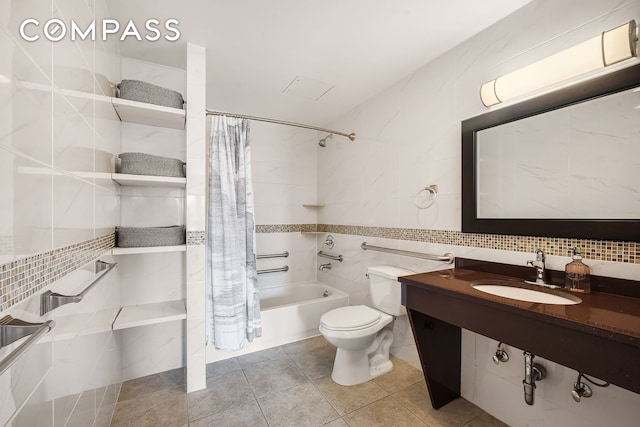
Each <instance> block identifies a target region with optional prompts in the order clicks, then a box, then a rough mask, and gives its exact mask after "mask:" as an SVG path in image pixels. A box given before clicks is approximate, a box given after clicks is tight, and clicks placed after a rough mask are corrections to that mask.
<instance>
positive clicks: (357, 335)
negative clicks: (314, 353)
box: [320, 266, 414, 386]
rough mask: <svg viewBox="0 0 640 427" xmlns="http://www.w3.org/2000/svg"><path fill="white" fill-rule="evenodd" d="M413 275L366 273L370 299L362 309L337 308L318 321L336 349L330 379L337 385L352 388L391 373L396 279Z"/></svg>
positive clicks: (381, 269)
mask: <svg viewBox="0 0 640 427" xmlns="http://www.w3.org/2000/svg"><path fill="white" fill-rule="evenodd" d="M409 274H414V272H413V271H411V270H406V269H403V268H398V267H392V266H378V267H370V268H369V269H368V276H369V287H370V291H371V299H372V301H373V305H374V306H375V307H376V308H371V307H368V306H366V305H354V306H347V307H340V308H336V309H333V310H331V311H328V312H327V313H325V314H324V315H322V317H321V318H320V333H322V335H323V336H324V337H325V339H326V340H327V341H329V342H330V343H331V344H333V345H334V346H336V348H337V350H336V357H335V360H334V362H333V371H332V373H331V378H332V379H333V381H334V382H336V383H338V384H340V385H345V386H349V385H356V384H361V383H363V382H366V381H369V380H370V379H372V378H375V377H377V376H380V375H382V374H385V373H387V372H389V371H391V370H392V369H393V363H392V362H391V361H390V360H389V348H390V347H391V343H392V342H393V321H394V319H395V317H394V316H398V315H402V314H403V313H404V310H402V309H403V308H404V307H402V306H401V303H400V289H401V287H400V283H399V282H398V277H400V276H406V275H409Z"/></svg>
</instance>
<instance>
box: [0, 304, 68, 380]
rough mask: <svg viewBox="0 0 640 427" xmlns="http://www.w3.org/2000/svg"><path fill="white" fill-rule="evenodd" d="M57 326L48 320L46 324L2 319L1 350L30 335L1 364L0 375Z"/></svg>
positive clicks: (0, 332)
mask: <svg viewBox="0 0 640 427" xmlns="http://www.w3.org/2000/svg"><path fill="white" fill-rule="evenodd" d="M54 326H56V322H55V321H53V320H48V321H46V322H44V323H29V322H25V321H24V320H20V319H14V318H13V317H11V316H9V315H7V316H4V317H3V318H2V319H0V348H2V347H5V346H8V345H9V344H11V343H13V342H15V341H17V340H19V339H21V338H24V337H26V336H28V335H30V337H29V338H27V340H26V341H25V342H23V343H22V344H20V345H19V346H18V347H16V348H15V349H14V350H13V351H12V352H11V353H9V355H8V356H7V357H5V358H4V359H3V360H2V361H1V362H0V375H2V374H4V373H5V372H6V370H7V369H9V368H10V367H11V366H12V365H13V364H14V363H16V361H17V360H18V359H19V358H20V357H21V356H22V355H23V354H24V353H25V352H26V351H27V350H29V348H30V347H31V346H32V345H33V344H35V343H36V341H38V340H39V339H40V337H41V336H42V335H44V334H46V333H47V332H49V331H50V330H52V329H53V327H54Z"/></svg>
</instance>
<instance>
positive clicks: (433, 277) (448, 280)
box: [398, 259, 640, 408]
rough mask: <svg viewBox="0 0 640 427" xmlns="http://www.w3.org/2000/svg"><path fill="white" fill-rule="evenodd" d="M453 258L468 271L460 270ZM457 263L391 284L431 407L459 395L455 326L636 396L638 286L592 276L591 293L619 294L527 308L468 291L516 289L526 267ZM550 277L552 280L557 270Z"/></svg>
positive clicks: (639, 389) (458, 331)
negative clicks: (398, 294)
mask: <svg viewBox="0 0 640 427" xmlns="http://www.w3.org/2000/svg"><path fill="white" fill-rule="evenodd" d="M459 261H463V262H464V264H468V266H467V265H463V266H464V267H465V268H461V266H460V265H459V264H458V262H459ZM467 261H471V262H470V263H469V262H467ZM463 262H460V264H463ZM456 265H457V266H458V267H457V268H451V269H448V270H439V271H432V272H428V273H420V274H413V275H410V276H403V277H400V278H399V279H398V280H399V281H400V282H401V283H402V304H403V305H404V306H406V307H407V314H408V316H409V320H410V322H411V328H412V330H413V333H414V337H415V339H416V345H417V347H418V352H419V354H420V360H421V363H422V366H423V372H424V375H425V380H426V381H427V386H428V387H429V393H430V397H431V403H432V405H433V407H434V408H439V407H441V406H443V405H446V404H447V403H448V402H450V401H452V400H454V399H455V398H457V397H458V396H459V395H460V378H461V377H460V365H461V363H462V360H461V356H460V353H461V329H466V330H469V331H472V332H475V333H477V334H480V335H483V336H486V337H489V338H492V339H495V340H496V341H501V342H503V343H505V344H507V345H509V346H512V347H515V348H519V349H522V350H523V351H528V352H530V353H533V354H535V355H536V356H540V357H543V358H545V359H548V360H551V361H554V362H556V363H558V364H560V365H563V366H567V367H570V368H571V369H574V370H576V371H578V372H585V373H589V374H591V375H593V376H595V377H597V378H600V379H603V380H605V381H609V382H610V383H612V384H615V385H618V386H620V387H622V388H625V389H627V390H630V391H632V392H634V393H640V382H639V381H638V378H640V365H639V364H638V360H640V298H638V297H637V289H638V288H637V287H640V283H638V282H636V281H629V280H626V281H623V280H621V279H611V278H604V277H595V283H596V289H598V288H599V289H609V290H616V291H620V292H615V293H607V292H598V291H596V292H592V293H590V294H575V293H571V292H569V291H564V290H548V291H546V292H549V293H556V294H558V293H560V294H565V295H566V294H570V295H574V296H578V297H580V298H581V299H582V302H581V303H579V304H575V305H556V304H543V303H532V302H526V301H520V300H516V299H511V298H505V297H500V296H495V295H492V294H489V293H486V292H482V291H479V290H477V289H474V288H473V287H472V284H474V282H477V281H491V282H493V281H495V282H504V281H509V282H514V283H517V284H523V279H522V277H523V274H520V273H523V272H525V273H530V272H529V271H528V270H527V269H523V270H519V269H520V267H513V266H506V265H504V264H502V265H498V264H495V265H493V264H491V263H488V264H487V263H484V264H482V262H480V263H478V262H476V261H473V260H459V259H456ZM472 267H473V268H472ZM496 269H497V270H498V271H496ZM505 273H506V274H509V275H505ZM511 274H512V275H511ZM554 274H555V276H554ZM549 275H550V276H554V279H557V278H558V272H555V273H554V272H551V271H549ZM562 279H564V276H562ZM593 279H594V276H592V288H593V284H594V280H593ZM622 282H624V283H622ZM552 283H562V282H561V281H552ZM532 286H533V288H534V289H536V290H542V291H545V289H544V288H540V289H538V288H537V287H536V285H532ZM516 287H519V286H516Z"/></svg>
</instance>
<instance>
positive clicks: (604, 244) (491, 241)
mask: <svg viewBox="0 0 640 427" xmlns="http://www.w3.org/2000/svg"><path fill="white" fill-rule="evenodd" d="M318 231H321V232H326V233H336V234H351V235H356V236H369V237H382V238H386V239H395V240H410V241H415V242H428V243H440V244H444V245H454V246H469V247H476V248H486V249H498V250H505V251H515V252H533V251H534V250H535V249H536V248H540V249H542V250H543V251H544V252H545V253H546V254H549V255H560V256H568V254H569V249H570V248H573V247H578V248H580V251H581V252H582V255H583V256H584V257H585V258H588V259H592V260H602V261H614V262H626V263H630V264H640V244H638V243H636V242H618V241H611V240H589V239H569V238H555V237H535V236H514V235H501V234H480V233H463V232H461V231H452V230H425V229H418V228H390V227H368V226H361V225H335V224H318Z"/></svg>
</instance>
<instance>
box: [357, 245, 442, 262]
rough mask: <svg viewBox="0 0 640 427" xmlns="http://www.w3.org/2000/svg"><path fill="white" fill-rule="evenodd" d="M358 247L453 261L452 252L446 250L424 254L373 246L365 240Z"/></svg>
mask: <svg viewBox="0 0 640 427" xmlns="http://www.w3.org/2000/svg"><path fill="white" fill-rule="evenodd" d="M360 247H361V248H362V249H364V250H365V251H366V250H372V251H378V252H388V253H390V254H397V255H404V256H412V257H415V258H422V259H428V260H431V261H442V262H447V263H449V264H451V263H452V262H453V259H454V256H453V254H452V253H450V252H447V253H446V254H444V255H432V254H425V253H422V252H411V251H403V250H402V249H393V248H384V247H382V246H373V245H368V244H367V242H362V244H361V245H360Z"/></svg>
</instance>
